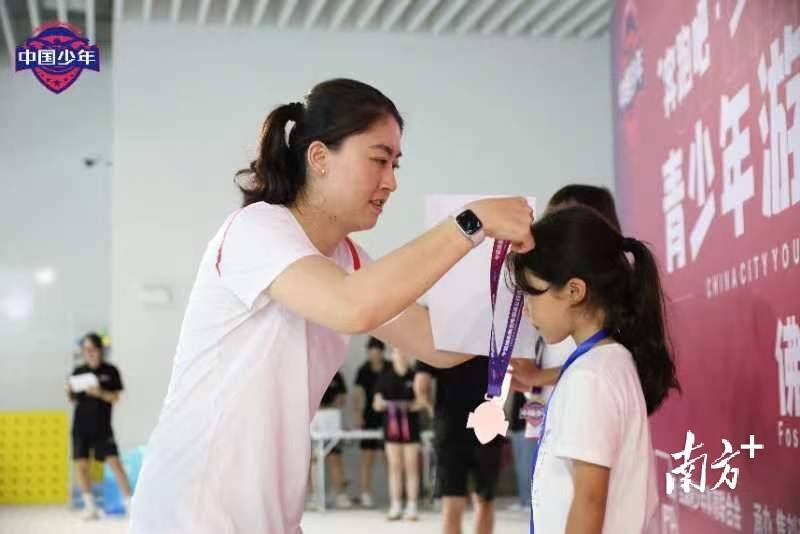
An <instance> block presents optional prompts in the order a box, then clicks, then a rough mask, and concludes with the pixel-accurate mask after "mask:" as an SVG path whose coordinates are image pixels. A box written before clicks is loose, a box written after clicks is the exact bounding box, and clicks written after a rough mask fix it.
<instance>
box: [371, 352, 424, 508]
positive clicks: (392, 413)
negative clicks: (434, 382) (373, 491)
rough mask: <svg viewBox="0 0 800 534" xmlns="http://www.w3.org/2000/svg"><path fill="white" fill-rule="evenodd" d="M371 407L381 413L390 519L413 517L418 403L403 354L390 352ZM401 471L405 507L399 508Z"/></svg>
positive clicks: (417, 469)
mask: <svg viewBox="0 0 800 534" xmlns="http://www.w3.org/2000/svg"><path fill="white" fill-rule="evenodd" d="M373 407H374V408H375V411H376V412H379V413H381V414H382V415H383V438H384V441H385V442H386V446H385V448H386V460H387V463H388V464H389V497H390V498H391V504H390V506H389V515H388V518H389V519H390V520H395V519H400V517H401V514H402V517H403V518H404V519H408V520H410V521H415V520H416V519H417V498H418V496H419V481H420V460H419V456H420V424H419V413H418V412H419V410H421V409H422V406H421V405H420V404H419V403H418V402H417V401H416V399H415V398H414V369H413V368H412V367H411V365H410V364H409V361H408V360H407V358H406V356H405V354H403V353H402V352H400V351H399V350H398V349H394V350H393V351H392V365H390V366H388V367H387V368H386V369H384V371H383V372H382V373H381V375H380V376H379V377H378V381H377V383H376V385H375V398H374V399H373ZM404 474H405V489H406V509H405V511H403V510H402V504H401V500H402V496H403V475H404Z"/></svg>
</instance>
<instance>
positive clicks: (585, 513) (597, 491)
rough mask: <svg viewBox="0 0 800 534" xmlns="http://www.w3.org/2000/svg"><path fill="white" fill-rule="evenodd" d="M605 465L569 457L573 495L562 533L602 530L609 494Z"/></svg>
mask: <svg viewBox="0 0 800 534" xmlns="http://www.w3.org/2000/svg"><path fill="white" fill-rule="evenodd" d="M610 472H611V471H610V470H609V468H608V467H603V466H600V465H596V464H591V463H588V462H582V461H580V460H572V482H573V485H574V486H575V495H574V497H573V498H572V505H571V506H570V509H569V514H568V515H567V528H566V530H565V534H601V533H602V531H603V519H604V518H605V513H606V498H607V497H608V477H609V474H610Z"/></svg>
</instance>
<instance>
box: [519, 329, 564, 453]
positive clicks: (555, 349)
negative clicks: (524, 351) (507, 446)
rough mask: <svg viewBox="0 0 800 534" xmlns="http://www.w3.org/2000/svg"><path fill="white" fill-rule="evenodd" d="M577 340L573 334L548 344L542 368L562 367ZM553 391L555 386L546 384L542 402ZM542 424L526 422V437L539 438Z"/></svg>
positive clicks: (545, 347) (543, 354) (545, 348)
mask: <svg viewBox="0 0 800 534" xmlns="http://www.w3.org/2000/svg"><path fill="white" fill-rule="evenodd" d="M575 348H576V345H575V340H574V339H572V336H567V337H566V338H565V339H564V340H563V341H560V342H559V343H554V344H552V345H550V344H547V345H545V346H544V350H543V351H542V369H550V368H551V367H561V366H562V365H564V362H566V361H567V358H569V355H570V354H572V353H573V352H574V351H575ZM552 392H553V386H544V387H543V388H542V396H541V400H540V401H541V402H542V403H546V402H547V399H549V398H550V394H551V393H552ZM541 428H542V426H541V424H538V425H532V424H531V423H530V422H528V423H526V424H525V437H526V438H531V439H538V438H539V432H540V430H541Z"/></svg>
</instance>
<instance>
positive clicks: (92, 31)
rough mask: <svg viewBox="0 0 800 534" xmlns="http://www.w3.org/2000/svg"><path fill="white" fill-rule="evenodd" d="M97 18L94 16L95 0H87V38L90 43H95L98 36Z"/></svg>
mask: <svg viewBox="0 0 800 534" xmlns="http://www.w3.org/2000/svg"><path fill="white" fill-rule="evenodd" d="M96 20H97V19H96V18H95V16H94V0H86V23H85V26H86V38H87V39H89V43H91V44H95V43H96V38H97V26H96V24H95V23H96Z"/></svg>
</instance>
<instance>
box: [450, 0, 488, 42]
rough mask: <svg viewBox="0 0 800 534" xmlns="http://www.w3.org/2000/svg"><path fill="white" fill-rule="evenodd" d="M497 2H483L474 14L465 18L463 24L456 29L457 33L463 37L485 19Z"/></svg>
mask: <svg viewBox="0 0 800 534" xmlns="http://www.w3.org/2000/svg"><path fill="white" fill-rule="evenodd" d="M496 2H497V0H483V2H481V3H480V5H479V6H478V7H477V8H475V9H474V10H473V11H472V13H470V14H469V15H467V16H466V17H464V20H462V21H461V24H459V25H458V28H456V33H458V34H459V35H463V34H465V33H467V32H468V31H470V30H472V28H474V27H475V25H476V24H477V23H478V21H479V20H481V19H482V18H483V16H484V15H485V14H486V12H487V11H489V9H490V8H491V7H492V6H493V5H494V4H495V3H496Z"/></svg>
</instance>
